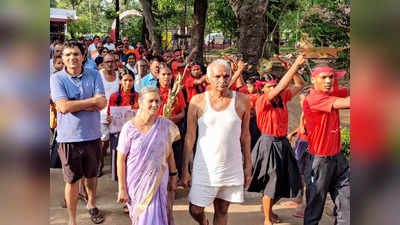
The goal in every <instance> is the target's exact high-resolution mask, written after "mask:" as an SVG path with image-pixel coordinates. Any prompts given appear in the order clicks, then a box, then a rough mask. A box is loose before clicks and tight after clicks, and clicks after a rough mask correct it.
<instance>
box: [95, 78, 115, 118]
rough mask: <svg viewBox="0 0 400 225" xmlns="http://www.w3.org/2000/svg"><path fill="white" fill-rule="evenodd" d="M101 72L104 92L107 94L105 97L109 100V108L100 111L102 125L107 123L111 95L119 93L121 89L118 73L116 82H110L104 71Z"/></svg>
mask: <svg viewBox="0 0 400 225" xmlns="http://www.w3.org/2000/svg"><path fill="white" fill-rule="evenodd" d="M99 72H100V75H101V80H102V81H103V85H104V92H105V96H106V99H107V106H106V107H105V108H104V109H102V110H101V111H100V121H101V123H107V107H108V102H109V100H110V96H111V94H112V93H115V92H117V91H118V89H119V77H118V72H115V76H116V78H115V80H114V81H111V82H109V81H107V80H106V79H105V78H104V70H101V71H99Z"/></svg>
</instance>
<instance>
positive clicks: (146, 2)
mask: <svg viewBox="0 0 400 225" xmlns="http://www.w3.org/2000/svg"><path fill="white" fill-rule="evenodd" d="M139 1H140V3H141V4H142V6H143V16H144V18H145V22H146V27H147V29H148V31H149V36H150V41H151V49H152V50H153V55H160V52H161V35H160V34H159V32H158V31H157V30H156V27H157V23H156V20H155V19H154V15H153V13H152V11H151V6H152V0H139Z"/></svg>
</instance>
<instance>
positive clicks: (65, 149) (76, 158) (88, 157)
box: [58, 139, 100, 184]
mask: <svg viewBox="0 0 400 225" xmlns="http://www.w3.org/2000/svg"><path fill="white" fill-rule="evenodd" d="M58 154H59V156H60V160H61V164H62V168H63V174H64V181H65V182H66V183H69V184H73V183H75V182H76V181H78V180H79V179H81V178H82V177H86V178H92V177H96V176H97V167H98V164H99V159H100V139H96V140H92V141H83V142H71V143H59V146H58Z"/></svg>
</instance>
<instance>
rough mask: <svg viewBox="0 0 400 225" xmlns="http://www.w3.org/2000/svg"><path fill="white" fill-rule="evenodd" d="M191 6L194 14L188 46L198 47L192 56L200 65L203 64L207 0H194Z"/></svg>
mask: <svg viewBox="0 0 400 225" xmlns="http://www.w3.org/2000/svg"><path fill="white" fill-rule="evenodd" d="M193 8H194V9H193V11H194V15H193V27H192V35H191V36H192V37H191V40H190V46H191V47H192V48H194V47H197V48H198V49H199V52H198V53H197V54H196V55H195V56H194V61H195V62H196V63H199V64H200V65H204V60H203V46H204V29H205V27H206V16H207V8H208V0H195V1H194V7H193Z"/></svg>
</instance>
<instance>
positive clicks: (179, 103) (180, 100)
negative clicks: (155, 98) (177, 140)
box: [158, 87, 186, 123]
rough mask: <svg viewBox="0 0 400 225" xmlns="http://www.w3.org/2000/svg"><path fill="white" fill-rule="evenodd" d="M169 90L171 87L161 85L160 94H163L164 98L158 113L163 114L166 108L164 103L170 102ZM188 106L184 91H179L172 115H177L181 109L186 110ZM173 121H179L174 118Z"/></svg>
mask: <svg viewBox="0 0 400 225" xmlns="http://www.w3.org/2000/svg"><path fill="white" fill-rule="evenodd" d="M168 92H169V88H163V87H160V94H161V98H162V103H161V106H160V110H159V111H158V115H159V116H161V115H162V112H163V109H164V105H165V104H167V102H168ZM185 107H186V103H185V97H184V96H183V93H182V91H180V92H179V93H178V95H177V96H176V98H175V103H174V110H172V112H171V116H175V115H177V114H178V113H180V112H181V111H183V110H185ZM172 122H174V123H177V122H179V121H177V120H172Z"/></svg>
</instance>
